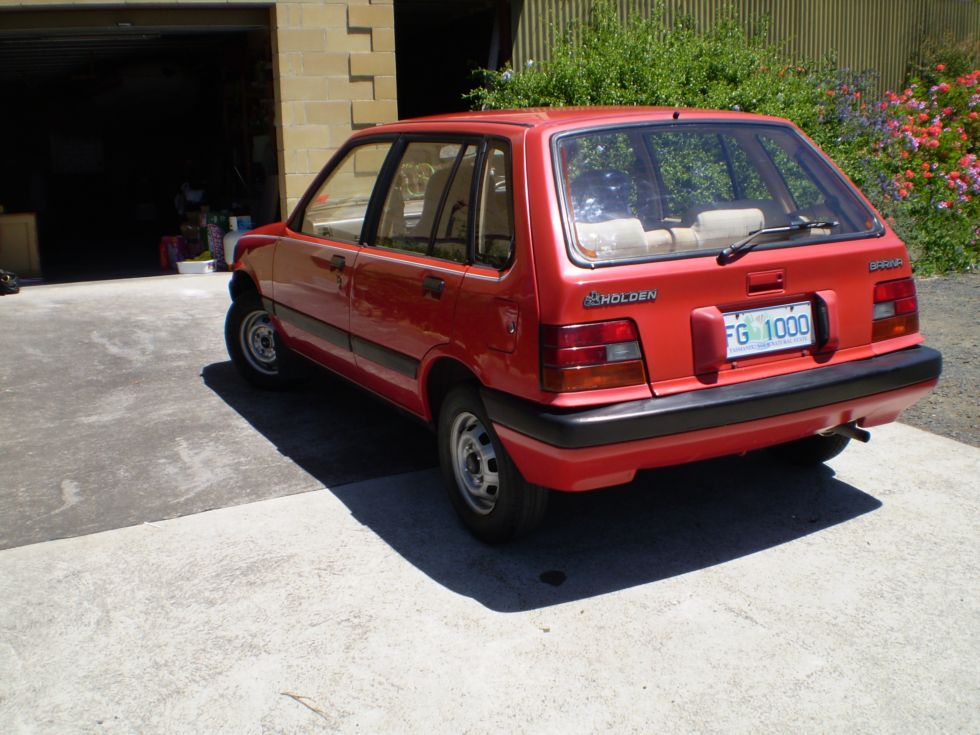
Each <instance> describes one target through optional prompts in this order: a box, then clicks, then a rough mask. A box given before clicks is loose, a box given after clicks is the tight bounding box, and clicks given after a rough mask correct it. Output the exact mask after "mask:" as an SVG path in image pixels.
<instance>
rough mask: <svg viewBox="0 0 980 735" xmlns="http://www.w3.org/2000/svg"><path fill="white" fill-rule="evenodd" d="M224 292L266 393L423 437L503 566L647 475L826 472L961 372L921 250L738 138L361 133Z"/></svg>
mask: <svg viewBox="0 0 980 735" xmlns="http://www.w3.org/2000/svg"><path fill="white" fill-rule="evenodd" d="M230 288H231V295H232V304H231V308H230V310H229V312H228V318H227V324H226V332H225V336H226V341H227V346H228V351H229V353H230V355H231V357H232V359H233V361H234V363H235V365H236V366H237V368H238V369H239V371H240V372H241V373H242V375H244V377H245V378H247V379H248V380H249V381H251V382H252V383H254V384H255V385H257V386H261V387H269V388H272V387H278V386H281V385H283V384H285V383H287V382H289V381H291V380H294V379H295V378H296V377H297V376H299V375H300V374H301V373H304V372H305V371H303V370H302V369H301V368H303V367H304V366H305V365H306V364H307V361H312V362H313V363H316V364H318V365H320V366H323V367H326V368H328V369H330V370H332V371H334V372H335V373H337V374H339V375H341V376H343V377H344V378H347V379H349V380H350V381H352V382H354V383H356V384H357V385H359V386H361V387H363V388H365V389H367V390H369V391H371V392H373V393H375V394H376V395H378V396H381V397H383V398H384V399H386V400H387V401H389V402H391V403H392V404H393V405H394V406H397V407H398V408H400V409H403V410H404V411H407V412H409V413H411V414H414V415H415V416H417V417H418V418H419V419H421V420H423V421H424V422H426V423H428V424H429V425H430V426H432V427H433V429H434V430H435V432H436V434H437V436H438V449H439V460H440V463H441V466H442V473H443V475H444V478H445V482H446V486H447V489H448V495H449V500H450V502H451V503H452V505H453V507H454V508H455V510H456V512H457V513H458V515H459V517H460V518H461V519H462V522H463V523H464V524H465V525H466V526H467V527H468V528H469V529H470V530H471V531H472V532H473V534H475V535H476V536H477V537H478V538H480V539H482V540H484V541H487V542H501V541H506V540H508V539H511V538H513V537H515V536H518V535H520V534H523V533H526V532H528V531H529V530H531V529H532V528H534V526H535V525H537V524H538V523H539V521H540V520H541V518H542V517H543V515H544V513H545V510H546V506H547V503H548V498H549V496H550V494H551V493H552V492H553V491H565V492H578V491H583V490H592V489H594V488H600V487H605V486H610V485H617V484H621V483H626V482H629V481H630V480H632V479H633V477H634V476H635V474H636V472H637V470H641V469H646V468H653V467H663V466H666V465H673V464H679V463H683V462H693V461H697V460H702V459H707V458H709V457H717V456H721V455H727V454H741V453H744V452H748V451H751V450H755V449H762V448H765V449H768V450H769V451H770V453H771V454H772V455H773V456H774V459H775V461H788V462H793V463H797V464H802V465H811V464H817V463H820V462H823V461H825V460H828V459H830V458H831V457H834V456H835V455H837V454H838V453H839V452H840V451H842V450H843V449H844V447H845V446H846V445H847V443H848V442H849V441H850V440H851V439H857V440H860V441H867V439H868V436H869V433H868V432H867V431H866V429H867V428H869V427H873V426H878V425H880V424H884V423H887V422H890V421H894V420H895V419H896V418H897V417H898V415H899V413H900V412H901V411H902V410H903V409H905V408H907V407H908V406H910V405H912V404H913V403H914V402H915V401H917V400H918V399H920V398H922V397H923V396H924V395H926V394H927V393H928V392H929V391H930V390H931V389H932V387H933V386H934V385H935V384H936V381H937V379H938V377H939V374H940V370H941V356H940V355H939V353H938V352H936V351H935V350H932V349H930V348H928V347H925V346H923V345H922V341H923V340H922V337H921V336H920V334H919V322H918V303H917V300H916V291H915V283H914V281H913V280H912V270H911V267H910V263H909V255H908V252H907V251H906V248H905V246H904V245H903V243H902V242H901V240H900V239H899V238H898V237H897V236H896V235H895V233H894V232H893V231H892V230H891V229H890V228H889V227H888V225H887V223H886V222H884V221H883V220H882V218H881V217H880V216H879V215H878V214H877V213H876V212H875V211H874V209H873V208H872V206H871V205H870V204H869V203H868V201H867V200H866V199H865V198H864V197H863V196H862V195H861V194H860V193H859V192H858V191H857V189H856V188H855V187H854V186H853V185H852V184H851V183H850V182H849V181H848V180H847V178H846V177H845V176H844V175H843V174H842V173H841V172H840V171H839V170H838V169H837V168H836V167H835V166H834V164H833V163H832V162H831V161H829V160H828V159H827V157H826V156H825V155H824V154H823V153H821V152H820V151H819V150H818V148H817V147H816V146H815V145H814V144H813V143H812V142H811V141H810V140H809V139H808V138H807V137H806V136H805V135H804V134H803V133H801V132H800V131H799V130H798V129H797V128H796V127H795V126H793V125H792V124H791V123H789V122H787V121H785V120H781V119H778V118H771V117H760V116H756V115H748V114H742V113H733V112H712V111H703V110H702V111H696V110H671V109H655V108H594V109H568V110H521V111H494V112H473V113H462V114H453V115H441V116H436V117H429V118H423V119H418V120H407V121H402V122H398V123H394V124H390V125H383V126H379V127H375V128H371V129H369V130H362V131H359V132H357V133H355V134H354V135H353V136H352V137H351V139H350V140H349V141H348V142H347V143H346V144H345V145H344V146H343V148H341V149H340V150H339V151H338V153H337V154H336V155H335V156H334V157H333V158H332V159H331V160H330V162H329V163H328V164H327V165H326V167H325V168H324V169H323V171H322V172H321V173H320V174H319V176H317V177H316V179H315V180H314V182H313V183H312V185H311V186H310V188H309V190H308V191H307V192H306V194H305V196H304V197H303V198H302V199H301V200H300V202H299V204H298V205H297V206H296V208H295V211H294V212H293V213H292V215H291V216H290V218H289V219H288V220H287V221H285V222H281V223H278V224H273V225H269V226H267V227H263V228H260V229H258V230H255V231H253V232H251V233H249V234H247V235H246V236H245V237H243V238H242V239H241V240H240V242H239V244H238V248H237V257H236V261H235V263H234V275H233V277H232V280H231V286H230ZM342 430H343V428H342V427H338V431H342Z"/></svg>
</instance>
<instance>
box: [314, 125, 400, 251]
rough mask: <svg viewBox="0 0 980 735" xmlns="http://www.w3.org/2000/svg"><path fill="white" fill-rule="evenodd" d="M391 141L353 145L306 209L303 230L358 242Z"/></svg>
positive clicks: (319, 235) (332, 238) (335, 238)
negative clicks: (354, 146)
mask: <svg viewBox="0 0 980 735" xmlns="http://www.w3.org/2000/svg"><path fill="white" fill-rule="evenodd" d="M390 148H391V143H390V142H384V143H367V144H365V145H360V146H357V147H356V148H353V149H352V150H351V151H350V152H349V153H348V154H347V155H346V156H345V157H344V159H343V160H342V161H341V162H340V164H339V165H338V166H337V167H336V168H335V169H334V170H333V171H332V172H331V173H330V175H329V176H328V177H327V179H326V181H324V182H323V184H322V185H321V186H320V188H319V189H318V190H317V192H316V194H315V195H314V196H313V198H312V199H311V200H310V203H309V204H308V205H307V206H306V210H305V211H304V212H303V217H302V223H301V231H302V232H303V233H305V234H307V235H316V236H317V237H325V238H330V239H331V240H341V241H343V242H350V243H357V242H358V241H359V240H360V237H361V228H362V227H363V226H364V217H365V215H366V213H367V208H368V202H370V201H371V193H372V192H373V191H374V184H375V182H376V181H377V179H378V174H379V173H380V171H381V167H382V165H384V161H385V157H386V156H387V155H388V151H389V149H390Z"/></svg>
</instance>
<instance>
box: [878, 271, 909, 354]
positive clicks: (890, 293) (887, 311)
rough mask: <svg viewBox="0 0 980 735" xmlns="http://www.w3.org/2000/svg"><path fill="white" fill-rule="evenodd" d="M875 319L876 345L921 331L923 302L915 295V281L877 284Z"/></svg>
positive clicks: (906, 280)
mask: <svg viewBox="0 0 980 735" xmlns="http://www.w3.org/2000/svg"><path fill="white" fill-rule="evenodd" d="M872 318H873V319H874V322H873V323H872V325H871V341H872V342H879V341H881V340H883V339H891V338H893V337H901V336H902V335H905V334H915V333H916V332H918V331H919V300H918V298H916V295H915V281H913V280H912V279H911V278H903V279H902V280H900V281H886V282H884V283H877V284H875V293H874V314H873V317H872Z"/></svg>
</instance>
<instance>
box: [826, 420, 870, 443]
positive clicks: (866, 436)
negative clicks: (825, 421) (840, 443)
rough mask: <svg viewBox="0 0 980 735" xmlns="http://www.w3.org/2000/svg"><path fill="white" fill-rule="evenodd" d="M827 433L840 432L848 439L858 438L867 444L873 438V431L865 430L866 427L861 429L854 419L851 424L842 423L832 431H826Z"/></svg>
mask: <svg viewBox="0 0 980 735" xmlns="http://www.w3.org/2000/svg"><path fill="white" fill-rule="evenodd" d="M824 433H825V434H828V435H829V434H839V435H840V436H846V437H847V438H848V439H857V440H858V441H859V442H862V443H863V444H867V443H868V441H869V440H870V439H871V432H870V431H865V430H864V429H859V428H858V426H857V422H855V421H852V422H851V423H849V424H841V425H840V426H837V427H834V428H833V429H831V430H830V431H827V432H824Z"/></svg>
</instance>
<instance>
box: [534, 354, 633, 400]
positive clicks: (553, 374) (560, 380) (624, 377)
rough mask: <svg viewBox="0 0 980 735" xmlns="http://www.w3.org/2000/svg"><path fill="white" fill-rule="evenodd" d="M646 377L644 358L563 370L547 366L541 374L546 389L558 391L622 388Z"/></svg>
mask: <svg viewBox="0 0 980 735" xmlns="http://www.w3.org/2000/svg"><path fill="white" fill-rule="evenodd" d="M646 379H647V378H646V371H645V370H644V369H643V361H642V360H632V361H630V362H616V363H610V364H606V365H594V366H592V367H581V368H571V369H569V368H565V369H561V370H560V369H558V368H551V367H546V368H545V369H544V371H543V373H542V376H541V382H542V384H543V387H544V389H545V390H548V391H554V392H556V393H561V392H564V391H578V390H596V389H599V388H621V387H623V386H626V385H639V384H642V383H645V382H646Z"/></svg>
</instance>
